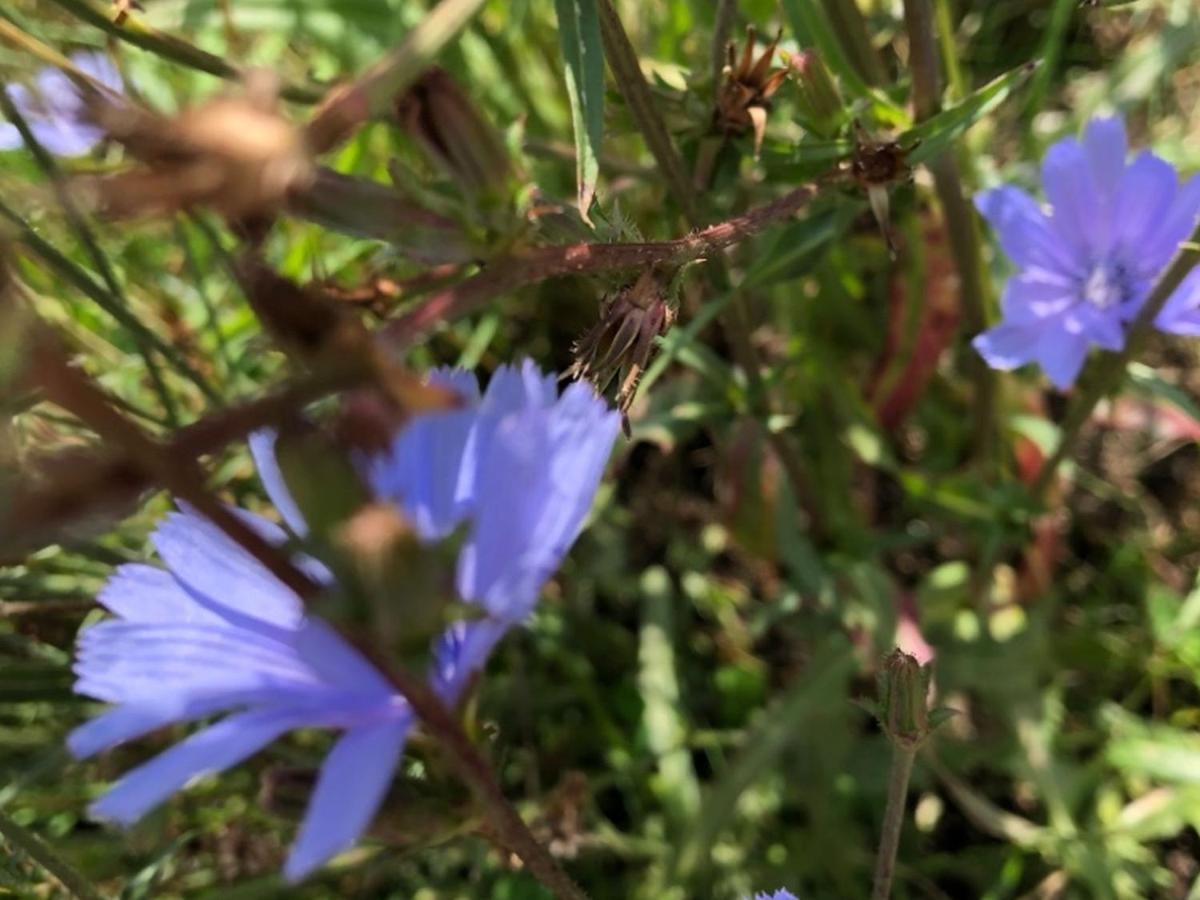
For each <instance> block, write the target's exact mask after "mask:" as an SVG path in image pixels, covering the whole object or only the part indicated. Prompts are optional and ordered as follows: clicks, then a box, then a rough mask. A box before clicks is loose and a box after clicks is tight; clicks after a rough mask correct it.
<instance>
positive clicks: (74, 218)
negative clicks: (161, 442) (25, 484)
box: [0, 23, 179, 428]
mask: <svg viewBox="0 0 1200 900" xmlns="http://www.w3.org/2000/svg"><path fill="white" fill-rule="evenodd" d="M0 24H2V23H0ZM0 110H3V112H4V115H5V116H6V117H7V118H8V120H9V121H10V122H12V123H13V125H15V126H16V128H17V131H18V132H19V133H20V135H21V139H22V140H23V141H24V142H25V147H26V149H28V150H29V152H30V154H31V155H32V156H33V158H34V161H35V162H36V163H37V164H38V167H39V168H40V169H41V170H42V172H43V173H44V174H45V175H46V177H47V178H48V179H49V180H50V184H51V185H53V187H54V193H55V196H56V197H57V198H58V203H59V206H61V207H62V209H63V212H64V213H66V217H67V221H68V222H69V223H70V225H71V228H72V230H73V231H74V232H75V235H76V237H78V238H79V242H80V243H81V244H83V247H84V250H86V251H87V254H88V256H89V257H91V260H92V263H93V264H94V265H95V266H96V269H97V271H99V272H100V277H101V278H102V279H103V280H104V284H105V286H106V287H107V288H108V292H109V294H111V295H112V296H113V299H114V300H115V301H116V302H117V303H119V304H120V305H121V306H123V307H126V308H128V306H129V298H127V297H126V296H125V293H124V291H123V290H122V289H121V283H120V281H118V280H117V275H116V272H114V271H113V267H112V264H111V263H110V262H109V261H108V256H106V255H105V253H104V251H103V250H101V249H100V242H99V241H97V240H96V236H95V235H94V234H93V233H92V229H91V228H90V227H89V226H88V223H87V220H86V219H85V218H84V217H83V213H81V212H80V210H79V207H78V206H77V205H76V204H75V200H74V199H73V198H72V197H71V194H70V191H68V190H67V186H66V182H65V181H64V179H63V177H62V172H60V171H59V168H58V164H57V163H56V162H55V161H54V157H53V156H51V155H50V154H49V153H47V152H46V148H45V147H43V146H42V145H41V142H40V141H38V139H37V137H36V136H35V135H34V133H33V132H32V131H31V130H30V128H29V123H28V122H26V121H25V117H24V116H23V115H21V113H20V110H18V109H17V107H16V105H15V104H14V103H13V102H12V99H11V98H10V97H9V96H8V93H7V92H5V91H0ZM134 343H135V344H137V348H138V353H139V354H141V357H142V360H143V361H144V362H145V363H146V374H147V375H148V376H149V377H150V383H151V385H152V386H153V387H154V391H155V393H156V394H158V400H159V403H161V404H162V408H163V412H164V413H166V416H167V422H168V424H169V425H171V427H173V428H174V427H176V426H178V425H179V407H178V405H177V404H176V403H175V398H174V397H172V396H171V391H170V390H169V389H168V388H167V382H166V380H165V379H164V378H163V373H162V369H161V368H160V366H159V364H158V360H157V359H155V358H154V354H153V353H152V352H151V350H150V347H149V346H148V345H147V344H146V342H145V341H144V340H141V339H139V338H138V336H137V335H136V334H135V335H134Z"/></svg>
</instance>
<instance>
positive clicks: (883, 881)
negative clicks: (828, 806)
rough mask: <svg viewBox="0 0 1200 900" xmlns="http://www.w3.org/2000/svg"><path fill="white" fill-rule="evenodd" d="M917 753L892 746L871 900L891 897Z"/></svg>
mask: <svg viewBox="0 0 1200 900" xmlns="http://www.w3.org/2000/svg"><path fill="white" fill-rule="evenodd" d="M916 756H917V751H916V749H915V748H913V747H906V746H904V745H903V744H901V743H900V742H898V741H897V742H895V743H893V745H892V770H891V772H890V773H889V775H888V794H887V808H886V809H885V810H884V813H883V831H882V833H881V834H880V837H879V853H878V855H877V856H876V857H875V880H874V883H873V885H872V887H871V900H887V898H888V897H890V896H891V895H892V876H893V875H894V874H895V872H896V850H897V849H898V848H899V846H900V832H901V831H903V830H904V807H905V803H906V801H907V799H908V779H909V777H910V776H911V775H912V769H913V760H914V759H916Z"/></svg>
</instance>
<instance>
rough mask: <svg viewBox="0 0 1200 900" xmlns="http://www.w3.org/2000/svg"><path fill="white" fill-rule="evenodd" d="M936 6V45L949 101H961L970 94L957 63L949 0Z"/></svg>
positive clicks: (937, 0) (956, 48) (938, 2)
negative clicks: (947, 83) (948, 93)
mask: <svg viewBox="0 0 1200 900" xmlns="http://www.w3.org/2000/svg"><path fill="white" fill-rule="evenodd" d="M935 2H936V4H937V6H936V9H935V16H936V18H937V33H938V43H939V44H941V45H942V60H943V61H944V62H945V63H946V80H947V81H948V82H949V92H950V99H951V100H955V101H958V100H962V99H963V98H964V97H966V96H967V94H969V93H970V88H969V87H968V85H967V79H966V76H964V75H963V70H962V66H961V65H960V64H959V62H958V46H957V44H956V42H955V39H954V20H953V18H952V17H951V9H950V0H935Z"/></svg>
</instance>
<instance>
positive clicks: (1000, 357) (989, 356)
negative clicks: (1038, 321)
mask: <svg viewBox="0 0 1200 900" xmlns="http://www.w3.org/2000/svg"><path fill="white" fill-rule="evenodd" d="M971 345H972V346H973V347H974V348H975V349H976V350H977V351H978V352H979V355H980V356H982V357H983V358H984V359H985V360H986V361H987V364H988V365H989V366H991V367H992V368H993V369H1001V370H1003V371H1008V370H1010V369H1016V368H1018V367H1019V366H1023V365H1025V364H1026V363H1027V362H1032V361H1033V359H1034V358H1035V352H1036V349H1037V329H1036V327H1029V326H1025V325H1010V324H1007V323H1005V324H1000V325H997V326H996V327H995V328H990V329H988V330H987V331H985V332H983V334H980V335H977V336H976V337H975V340H973V341H972V342H971Z"/></svg>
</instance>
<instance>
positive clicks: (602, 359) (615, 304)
mask: <svg viewBox="0 0 1200 900" xmlns="http://www.w3.org/2000/svg"><path fill="white" fill-rule="evenodd" d="M675 315H676V314H675V307H674V306H673V305H672V304H671V302H670V301H669V300H668V299H667V297H666V296H665V295H664V292H663V289H662V286H661V284H660V283H659V278H658V276H657V275H656V274H655V273H654V272H653V271H647V272H644V273H643V274H642V275H640V276H639V277H638V279H637V281H635V282H634V283H633V284H632V285H630V286H629V287H626V288H623V289H622V290H620V291H618V292H617V293H616V294H614V295H611V296H609V297H606V298H605V299H604V300H603V302H602V304H601V307H600V321H599V322H598V323H596V325H595V326H594V327H593V328H592V329H591V330H589V331H588V332H587V333H586V334H585V335H584V336H583V337H581V338H580V339H579V340H578V341H577V342H576V344H575V348H574V352H575V362H574V363H572V365H571V368H570V369H568V370H567V373H566V377H568V378H583V379H586V380H587V381H590V382H592V384H594V385H595V386H596V389H597V390H599V391H604V390H605V389H606V388H607V387H608V385H609V384H610V383H611V382H612V381H613V379H615V378H618V377H619V378H620V383H619V385H618V387H617V394H616V398H615V399H616V404H617V408H618V409H619V410H620V411H621V414H622V416H625V414H626V413H627V412H628V411H629V407H630V406H632V405H633V399H634V397H635V396H636V394H637V386H638V382H639V381H640V380H641V377H642V373H643V372H644V371H645V370H646V366H647V365H648V364H649V362H650V359H651V357H652V356H653V355H654V339H655V338H657V337H659V336H660V335H664V334H666V333H667V332H668V331H669V330H670V328H671V326H672V325H674V324H675ZM623 427H624V429H625V434H626V435H628V434H629V420H628V418H627V417H625V418H624V419H623Z"/></svg>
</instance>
